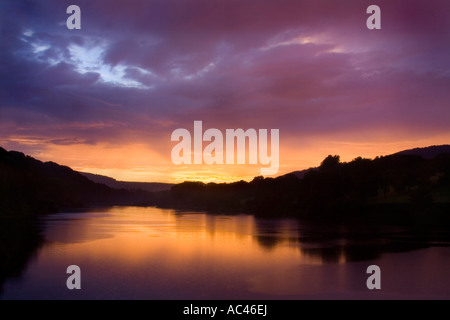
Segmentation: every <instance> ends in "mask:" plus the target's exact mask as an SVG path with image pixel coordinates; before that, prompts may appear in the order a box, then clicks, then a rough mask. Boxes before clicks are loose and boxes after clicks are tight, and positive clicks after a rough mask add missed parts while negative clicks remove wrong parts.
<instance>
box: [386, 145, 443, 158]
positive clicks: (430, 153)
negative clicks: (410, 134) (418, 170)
mask: <svg viewBox="0 0 450 320" xmlns="http://www.w3.org/2000/svg"><path fill="white" fill-rule="evenodd" d="M444 153H448V154H450V145H448V144H444V145H440V146H430V147H425V148H414V149H409V150H403V151H400V152H397V153H394V154H401V155H413V156H421V157H423V158H424V159H433V158H434V157H436V156H438V155H440V154H444Z"/></svg>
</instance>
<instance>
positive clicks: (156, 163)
mask: <svg viewBox="0 0 450 320" xmlns="http://www.w3.org/2000/svg"><path fill="white" fill-rule="evenodd" d="M31 140H32V139H31ZM31 140H30V139H25V138H21V139H19V138H17V139H16V140H15V141H14V142H15V143H16V144H15V145H14V147H13V148H9V147H8V144H6V146H5V145H4V147H6V148H7V150H16V151H21V152H23V151H22V150H21V149H20V147H21V146H22V147H24V148H25V147H28V149H30V148H29V146H30V145H32V146H33V147H34V146H37V147H36V148H35V149H36V150H35V151H33V152H30V153H27V154H28V155H30V156H32V157H34V158H36V159H39V160H41V161H53V162H56V163H58V164H61V165H66V166H69V167H71V168H72V169H74V170H76V171H82V172H90V173H94V174H100V175H105V176H109V177H111V178H114V179H116V180H119V181H136V182H165V183H180V182H183V181H201V182H204V183H208V182H216V183H222V182H234V181H239V180H244V181H251V180H252V179H253V178H254V177H256V176H260V175H261V174H260V169H261V168H262V167H267V166H265V165H262V164H260V163H258V164H256V165H248V164H244V165H237V164H230V165H226V164H224V165H207V164H201V165H194V164H192V165H175V164H173V163H172V162H171V158H170V152H171V148H172V147H173V144H170V143H167V146H166V147H165V150H163V151H160V150H158V151H156V150H155V149H152V146H151V145H150V144H144V143H122V144H117V145H108V144H92V145H88V144H72V145H56V144H49V143H46V142H43V141H34V140H33V141H31ZM364 140H366V139H365V137H364ZM11 141H12V140H11ZM449 141H450V134H447V135H440V136H434V137H430V138H427V139H417V140H411V139H409V140H408V139H406V138H405V139H404V140H397V141H396V140H392V139H388V137H387V136H385V137H381V136H378V137H376V138H375V139H367V141H364V142H360V141H357V140H356V139H349V138H348V137H336V138H335V139H330V137H318V138H315V139H303V140H302V139H297V138H294V137H285V138H282V139H281V143H280V167H279V171H278V173H277V174H276V175H274V176H270V177H277V176H281V175H284V174H287V173H290V172H293V171H298V170H304V169H308V168H311V167H317V166H319V165H320V163H321V161H322V160H323V159H324V158H325V157H326V156H328V155H329V154H332V155H335V154H337V155H340V158H341V161H342V162H349V161H351V160H353V159H354V158H356V157H359V156H361V157H363V158H369V159H373V158H375V157H376V156H384V155H389V154H392V153H396V152H398V151H402V150H406V149H411V148H417V147H427V146H431V145H440V144H448V143H449ZM17 146H19V148H18V147H17ZM25 149H26V148H25ZM33 150H34V149H33ZM25 153H26V152H25Z"/></svg>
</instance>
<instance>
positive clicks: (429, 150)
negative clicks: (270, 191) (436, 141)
mask: <svg viewBox="0 0 450 320" xmlns="http://www.w3.org/2000/svg"><path fill="white" fill-rule="evenodd" d="M440 154H450V145H448V144H443V145H439V146H429V147H424V148H414V149H408V150H403V151H399V152H396V153H394V154H392V155H411V156H420V157H422V158H424V159H433V158H435V157H436V156H438V155H440ZM314 170H318V168H317V167H316V168H309V169H305V170H299V171H293V172H290V173H288V174H286V175H294V176H296V177H297V178H299V179H303V177H304V176H305V174H307V173H308V172H310V171H314Z"/></svg>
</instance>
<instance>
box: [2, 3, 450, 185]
mask: <svg viewBox="0 0 450 320" xmlns="http://www.w3.org/2000/svg"><path fill="white" fill-rule="evenodd" d="M315 3H316V2H314V1H289V0H286V1H285V0H283V1H266V0H262V1H257V3H256V2H254V1H200V0H199V1H197V0H195V1H183V2H180V1H171V0H169V1H133V2H132V3H131V4H130V3H129V2H126V1H116V2H114V4H113V5H110V4H109V2H108V1H96V2H95V4H93V3H92V2H91V1H79V2H78V5H79V6H80V7H81V8H82V16H83V20H82V21H83V23H82V28H81V30H68V29H67V28H66V27H65V22H66V19H67V14H65V8H66V7H67V5H68V4H69V3H68V2H67V1H60V2H58V3H57V4H55V3H51V4H49V3H47V2H43V3H39V5H36V6H31V7H29V6H27V4H26V3H22V2H8V3H6V4H4V5H3V6H2V10H1V13H0V23H1V25H2V28H1V29H0V30H1V31H0V33H1V39H2V40H1V41H0V47H1V48H0V49H1V51H0V52H1V54H0V60H1V62H2V63H1V65H2V68H0V82H1V88H2V89H0V146H2V147H3V148H5V149H8V150H17V151H21V152H24V153H26V154H28V155H30V156H32V157H35V158H37V159H39V160H42V161H54V162H57V163H59V164H62V165H67V166H70V167H71V168H73V169H74V170H79V171H85V172H91V173H97V174H102V175H107V176H111V177H113V178H115V179H118V180H128V181H155V182H171V183H176V182H181V181H184V180H199V181H204V182H230V181H236V180H247V181H249V180H251V179H253V177H255V176H258V175H260V173H259V172H260V168H261V165H259V164H258V165H249V164H244V165H238V164H232V165H230V164H228V165H206V164H201V165H199V164H195V165H194V164H192V165H175V164H173V162H172V161H171V150H172V148H173V147H174V145H175V144H176V143H175V142H172V141H171V139H170V137H171V134H172V132H173V131H174V130H175V129H178V128H186V129H188V130H192V125H193V123H194V121H203V124H204V127H205V128H218V129H219V130H222V131H224V130H226V129H237V128H242V129H244V130H247V129H249V128H254V129H256V130H258V129H268V130H270V129H272V128H273V129H279V132H280V144H279V146H280V164H279V171H278V173H277V174H276V176H279V175H283V174H286V173H289V172H292V171H296V170H302V169H306V168H309V167H315V166H318V165H320V162H321V161H322V160H323V159H324V158H325V157H326V156H327V155H329V154H338V155H340V157H341V160H342V161H351V160H352V159H354V158H356V157H358V156H362V157H365V158H374V157H376V156H381V155H387V154H391V153H395V152H398V151H401V150H404V149H410V148H415V147H425V146H430V145H439V144H448V143H449V141H450V130H449V125H448V124H449V120H450V108H449V105H448V101H450V91H449V90H448V88H449V87H450V73H449V70H450V60H449V59H448V52H449V49H450V48H449V42H448V35H449V30H450V24H449V21H450V20H449V19H448V12H449V3H448V2H447V1H438V0H436V1H431V2H430V1H427V2H425V1H409V2H408V6H407V8H405V7H404V5H402V4H401V2H397V1H378V2H377V4H378V5H379V6H380V7H381V8H382V10H383V20H382V21H383V26H382V28H381V29H380V30H368V29H367V28H366V19H367V14H366V13H365V9H366V8H367V5H368V4H369V3H368V2H366V1H359V0H357V1H346V2H345V4H343V3H341V2H338V1H322V2H321V3H323V6H317V5H314V4H315ZM324 7H326V8H327V10H324V9H323V8H324ZM7 12H8V13H7ZM430 35H432V36H430ZM205 146H206V144H203V147H205Z"/></svg>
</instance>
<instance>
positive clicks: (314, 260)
mask: <svg viewBox="0 0 450 320" xmlns="http://www.w3.org/2000/svg"><path fill="white" fill-rule="evenodd" d="M44 225H45V231H44V236H45V238H46V243H45V245H44V246H43V247H41V248H40V249H39V251H38V252H37V254H36V257H35V259H34V260H33V261H32V262H30V263H29V265H28V267H27V271H26V272H25V275H23V277H22V278H21V280H20V281H19V282H14V281H11V282H9V283H7V284H6V285H5V293H4V295H3V296H2V298H3V297H4V298H6V299H10V298H13V299H14V298H21V299H22V298H27V299H28V298H31V299H35V298H39V299H61V298H67V299H103V298H105V299H266V298H268V299H286V298H289V299H290V298H295V299H298V298H305V297H306V298H317V297H319V298H325V299H329V298H342V297H346V298H370V299H372V298H377V297H387V298H392V297H405V296H406V297H408V296H409V295H411V294H412V293H414V294H415V295H417V296H418V297H421V296H424V295H425V296H429V294H430V293H431V294H434V295H438V297H439V296H440V297H442V296H444V297H448V296H449V294H450V292H449V290H450V289H449V288H450V285H449V281H450V280H449V279H448V277H446V275H448V267H447V266H448V262H449V257H450V255H449V254H448V248H431V249H429V250H424V251H420V250H416V251H411V252H405V253H399V254H395V255H392V254H385V253H383V252H382V251H380V248H379V247H378V245H379V242H377V241H378V240H376V241H375V242H372V243H365V242H367V240H364V239H365V238H361V239H358V240H357V242H356V243H353V245H355V244H356V246H355V247H353V246H352V245H350V243H347V242H348V241H350V240H349V239H347V238H336V237H335V236H333V237H328V236H326V234H327V232H328V231H329V230H318V229H317V228H315V229H308V227H306V226H305V225H299V223H298V222H297V221H296V220H290V219H273V220H266V219H260V218H255V217H254V216H252V215H216V214H206V213H199V212H177V211H173V210H165V209H158V208H151V207H149V208H143V207H113V208H109V209H101V210H100V209H98V210H92V211H90V212H84V213H64V214H58V215H52V216H47V217H46V218H45V220H44ZM325 228H326V226H325ZM330 228H331V231H332V233H333V232H334V231H337V230H335V229H336V226H330ZM319 229H320V228H319ZM322 231H326V232H325V233H324V232H322ZM340 231H342V230H339V232H340ZM358 231H360V230H358ZM362 231H364V230H362ZM317 232H318V234H317ZM364 232H365V231H364ZM311 239H312V240H313V241H311ZM381 240H382V241H386V239H381ZM355 250H356V251H355ZM73 264H75V265H78V266H80V268H81V270H82V279H83V280H82V290H79V292H74V291H71V290H67V288H66V287H65V283H66V279H67V278H66V277H67V275H66V272H65V271H66V268H67V266H69V265H73ZM369 264H377V265H380V267H381V268H382V270H383V290H381V291H380V292H375V293H374V292H368V290H367V288H366V279H367V275H366V268H367V266H368V265H369ZM418 274H420V277H419V278H418V280H419V281H414V282H411V279H413V278H414V277H415V276H417V275H418ZM343 295H344V296H343ZM382 295H383V296H382Z"/></svg>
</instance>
